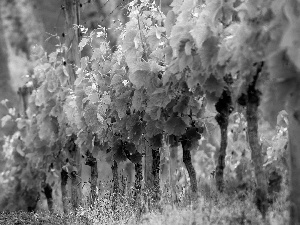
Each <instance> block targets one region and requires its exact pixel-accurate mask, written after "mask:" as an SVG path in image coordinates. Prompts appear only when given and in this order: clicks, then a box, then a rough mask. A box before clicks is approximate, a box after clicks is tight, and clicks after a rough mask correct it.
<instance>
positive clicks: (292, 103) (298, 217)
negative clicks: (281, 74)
mask: <svg viewBox="0 0 300 225" xmlns="http://www.w3.org/2000/svg"><path fill="white" fill-rule="evenodd" d="M299 88H300V82H299V81H298V83H297V85H296V84H295V87H294V90H293V91H292V92H291V94H290V96H289V99H288V100H289V101H288V102H287V107H286V108H287V113H288V118H289V127H288V131H289V153H290V160H289V166H290V179H289V180H290V189H291V193H290V201H291V205H290V207H291V209H290V213H291V215H290V216H291V219H290V224H291V225H292V224H293V225H294V224H300V176H299V173H300V138H299V132H300V92H299V90H300V89H299Z"/></svg>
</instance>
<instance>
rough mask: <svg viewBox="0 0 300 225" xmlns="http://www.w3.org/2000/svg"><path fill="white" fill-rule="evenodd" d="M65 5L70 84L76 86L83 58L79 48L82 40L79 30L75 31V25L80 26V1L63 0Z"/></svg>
mask: <svg viewBox="0 0 300 225" xmlns="http://www.w3.org/2000/svg"><path fill="white" fill-rule="evenodd" d="M63 3H64V13H65V21H66V28H65V30H66V32H65V37H66V39H65V45H66V47H67V48H68V51H66V53H65V57H66V67H67V70H68V73H69V75H70V78H69V79H70V83H71V84H74V81H75V79H76V72H75V68H76V66H79V64H80V57H81V56H80V52H79V48H78V44H79V40H80V38H79V28H78V29H74V24H76V25H79V19H80V13H79V12H80V10H79V0H63Z"/></svg>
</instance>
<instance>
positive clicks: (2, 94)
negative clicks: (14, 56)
mask: <svg viewBox="0 0 300 225" xmlns="http://www.w3.org/2000/svg"><path fill="white" fill-rule="evenodd" d="M1 4H3V3H0V6H2V5H1ZM4 31H5V27H4V26H3V21H2V9H1V10H0V59H1V60H0V101H1V100H4V99H8V100H10V101H12V102H15V103H16V102H17V96H16V93H15V92H14V90H13V88H12V86H11V83H10V72H9V67H8V53H7V45H6V41H5V35H4V34H5V33H4ZM6 114H7V109H6V107H4V106H3V105H2V104H0V118H2V117H3V116H5V115H6ZM1 136H2V131H1V130H0V137H1ZM1 148H2V146H1Z"/></svg>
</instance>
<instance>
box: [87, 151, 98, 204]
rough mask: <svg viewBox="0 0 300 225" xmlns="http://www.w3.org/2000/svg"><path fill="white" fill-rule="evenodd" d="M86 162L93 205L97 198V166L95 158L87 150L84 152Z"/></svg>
mask: <svg viewBox="0 0 300 225" xmlns="http://www.w3.org/2000/svg"><path fill="white" fill-rule="evenodd" d="M86 156H87V158H86V162H85V165H88V166H90V167H91V196H90V198H91V203H92V205H94V203H95V200H96V199H97V191H96V190H97V181H98V166H97V159H96V158H95V157H94V156H93V155H92V153H90V151H87V153H86Z"/></svg>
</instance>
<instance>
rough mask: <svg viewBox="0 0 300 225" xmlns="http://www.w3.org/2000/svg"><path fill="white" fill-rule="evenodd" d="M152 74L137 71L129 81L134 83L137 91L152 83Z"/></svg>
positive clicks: (130, 75)
mask: <svg viewBox="0 0 300 225" xmlns="http://www.w3.org/2000/svg"><path fill="white" fill-rule="evenodd" d="M150 78H151V76H150V72H149V71H144V70H137V71H135V72H134V73H131V74H129V80H130V82H131V83H133V84H134V85H135V86H136V87H137V89H140V88H142V87H143V86H147V84H148V83H149V81H150Z"/></svg>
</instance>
